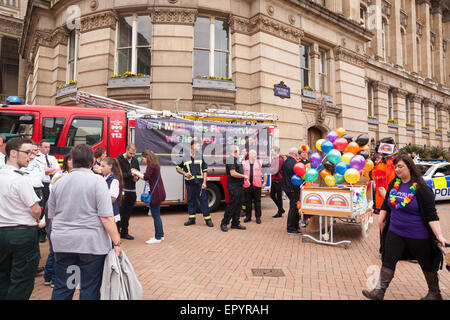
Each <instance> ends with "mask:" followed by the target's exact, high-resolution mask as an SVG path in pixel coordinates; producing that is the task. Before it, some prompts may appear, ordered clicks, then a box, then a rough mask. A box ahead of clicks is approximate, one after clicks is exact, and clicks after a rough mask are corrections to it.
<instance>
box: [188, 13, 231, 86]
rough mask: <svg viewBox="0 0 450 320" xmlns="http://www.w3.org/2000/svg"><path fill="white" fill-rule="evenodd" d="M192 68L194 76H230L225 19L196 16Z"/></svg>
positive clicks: (227, 31)
mask: <svg viewBox="0 0 450 320" xmlns="http://www.w3.org/2000/svg"><path fill="white" fill-rule="evenodd" d="M193 70H194V77H197V76H206V77H208V76H209V77H217V78H230V73H231V71H230V29H229V26H228V22H227V21H226V20H225V19H220V18H216V17H204V16H199V17H198V18H197V21H196V22H195V26H194V68H193Z"/></svg>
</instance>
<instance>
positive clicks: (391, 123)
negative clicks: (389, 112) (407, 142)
mask: <svg viewBox="0 0 450 320" xmlns="http://www.w3.org/2000/svg"><path fill="white" fill-rule="evenodd" d="M388 127H389V128H398V121H397V120H395V119H389V120H388Z"/></svg>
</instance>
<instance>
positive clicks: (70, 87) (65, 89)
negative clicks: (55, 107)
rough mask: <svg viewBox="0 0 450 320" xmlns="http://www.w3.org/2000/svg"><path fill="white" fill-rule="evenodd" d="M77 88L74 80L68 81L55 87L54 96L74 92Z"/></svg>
mask: <svg viewBox="0 0 450 320" xmlns="http://www.w3.org/2000/svg"><path fill="white" fill-rule="evenodd" d="M77 90H78V85H77V82H76V81H73V80H72V81H70V82H69V83H67V84H65V85H59V86H57V87H56V97H57V98H59V97H63V96H67V95H69V94H73V93H76V92H77Z"/></svg>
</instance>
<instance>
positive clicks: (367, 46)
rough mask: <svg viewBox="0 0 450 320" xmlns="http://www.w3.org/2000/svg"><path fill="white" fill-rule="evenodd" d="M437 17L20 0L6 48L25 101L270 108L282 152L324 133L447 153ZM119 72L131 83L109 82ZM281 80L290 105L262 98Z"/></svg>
mask: <svg viewBox="0 0 450 320" xmlns="http://www.w3.org/2000/svg"><path fill="white" fill-rule="evenodd" d="M449 9H450V8H449V7H448V4H447V2H446V1H431V0H416V1H414V0H389V1H388V0H316V1H311V0H133V1H131V0H114V1H101V0H79V1H59V0H51V1H42V0H30V1H29V4H28V7H27V12H26V16H25V20H24V29H23V30H24V31H23V37H22V38H21V41H20V46H19V52H20V55H21V57H22V58H23V59H24V61H25V62H26V68H25V70H24V76H25V79H26V92H25V95H26V101H27V103H30V104H45V105H69V104H73V103H74V102H73V100H71V99H70V96H71V95H73V94H74V91H75V90H83V91H87V92H91V93H94V94H98V95H102V96H107V97H110V98H114V99H119V100H123V101H129V102H132V103H136V104H139V105H143V106H147V107H148V108H152V109H156V110H161V109H169V110H174V109H175V108H178V110H193V111H202V110H205V109H207V108H221V109H231V110H247V111H257V112H266V113H276V114H278V116H279V123H278V124H279V138H280V147H281V149H282V151H283V152H285V151H287V150H288V148H289V147H291V146H298V145H300V144H303V143H308V144H310V145H311V147H313V148H314V142H315V141H316V140H317V139H319V138H321V137H323V136H324V135H325V134H326V133H327V132H328V131H329V130H333V129H335V128H337V127H344V128H346V129H347V131H348V132H349V133H350V134H352V135H354V136H356V135H358V134H360V133H363V132H366V133H367V132H368V133H369V135H370V138H371V146H372V147H373V146H374V144H375V141H376V140H378V139H380V138H382V137H385V136H393V137H395V139H396V141H397V142H398V143H399V145H400V146H403V145H405V144H408V143H413V144H417V145H424V144H426V145H428V146H431V145H435V146H442V147H445V148H448V147H449V146H450V143H449V142H450V131H449V114H450V89H449V87H450V78H449V75H450V52H449V51H448V49H447V47H448V42H449V41H450V39H449V38H450V12H449ZM125 72H130V73H132V74H136V75H139V76H135V77H129V78H122V77H118V76H117V75H118V74H124V73H125ZM75 81H76V83H75ZM281 81H282V82H283V83H284V84H285V85H286V86H288V87H289V88H290V98H289V99H281V98H280V97H278V96H275V95H274V85H275V84H279V83H280V82H281ZM70 82H72V84H69V83H70ZM58 86H64V87H63V88H59V89H58V88H57V87H58ZM175 101H176V102H175Z"/></svg>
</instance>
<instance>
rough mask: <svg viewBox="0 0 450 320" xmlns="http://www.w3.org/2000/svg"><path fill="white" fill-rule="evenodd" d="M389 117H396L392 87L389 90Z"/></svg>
mask: <svg viewBox="0 0 450 320" xmlns="http://www.w3.org/2000/svg"><path fill="white" fill-rule="evenodd" d="M388 119H394V104H393V97H392V89H389V90H388Z"/></svg>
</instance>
